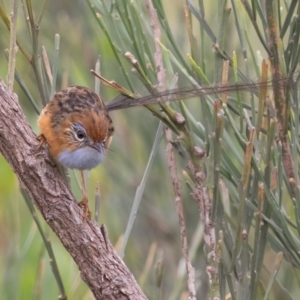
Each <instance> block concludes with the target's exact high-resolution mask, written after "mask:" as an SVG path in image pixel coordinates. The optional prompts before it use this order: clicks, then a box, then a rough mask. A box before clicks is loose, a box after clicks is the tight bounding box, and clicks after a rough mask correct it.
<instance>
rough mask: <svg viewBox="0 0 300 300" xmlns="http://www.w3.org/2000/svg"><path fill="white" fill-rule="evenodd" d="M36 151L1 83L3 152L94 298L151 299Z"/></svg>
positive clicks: (14, 101)
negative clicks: (85, 218) (84, 217)
mask: <svg viewBox="0 0 300 300" xmlns="http://www.w3.org/2000/svg"><path fill="white" fill-rule="evenodd" d="M37 146H38V142H37V140H36V136H35V134H34V133H33V131H32V129H31V127H30V126H29V124H28V122H27V120H26V118H25V116H24V114H23V112H22V110H21V107H20V105H19V103H18V99H17V96H16V95H15V94H14V93H12V92H11V91H9V90H8V88H7V87H6V86H5V84H4V82H3V81H2V80H1V79H0V152H1V153H2V154H3V156H4V157H5V159H6V160H7V161H8V163H9V164H10V165H11V167H12V169H13V171H14V172H15V173H16V175H17V177H18V179H19V182H20V184H21V186H22V187H23V188H24V189H25V190H26V192H27V193H28V195H29V196H30V197H31V199H32V200H33V201H34V203H35V204H36V206H37V207H38V209H39V210H40V212H41V214H42V216H43V218H44V219H45V221H46V222H47V223H48V225H49V226H50V227H51V228H52V230H53V231H54V232H55V234H56V235H57V236H58V238H59V239H60V240H61V242H62V244H63V245H64V247H65V248H66V249H67V251H68V252H69V253H70V255H71V256H72V258H73V259H74V261H75V263H76V264H77V265H78V268H79V270H80V272H81V278H82V279H83V280H84V281H85V282H86V283H87V285H88V286H89V288H90V289H91V291H92V292H93V294H94V296H95V298H96V299H119V300H121V299H124V300H125V299H126V300H128V299H147V298H146V296H145V295H144V294H143V292H142V291H141V289H140V287H139V286H138V284H137V282H136V281H135V279H134V277H133V275H132V274H131V273H130V271H129V270H128V269H127V267H126V266H125V264H124V263H123V261H122V260H121V259H120V257H119V256H118V254H117V253H116V251H115V250H114V248H113V246H112V245H111V243H110V242H109V241H108V238H107V234H106V229H105V227H104V226H102V227H101V228H99V226H98V224H97V223H95V222H93V221H91V220H87V221H86V222H83V221H82V210H81V208H80V207H79V206H78V204H77V201H76V200H75V199H74V196H73V195H72V193H71V191H70V190H69V188H68V187H67V185H66V183H65V182H64V181H63V179H62V178H61V176H60V174H59V172H58V169H57V167H56V164H55V163H54V162H53V160H52V159H51V157H49V155H48V150H47V149H46V148H45V147H44V148H41V149H40V150H38V151H37V152H34V151H35V149H36V148H37Z"/></svg>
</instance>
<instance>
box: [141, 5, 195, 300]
mask: <svg viewBox="0 0 300 300" xmlns="http://www.w3.org/2000/svg"><path fill="white" fill-rule="evenodd" d="M146 5H147V9H148V11H149V14H150V23H151V27H152V30H153V34H154V38H155V40H156V43H155V50H156V51H155V54H154V57H155V65H156V73H157V80H158V90H161V91H162V90H166V71H165V68H164V66H163V55H162V50H161V47H160V45H159V44H158V41H159V39H160V27H159V21H158V18H157V14H156V11H155V10H154V7H153V5H152V2H151V0H147V1H146ZM165 134H166V139H167V143H168V144H167V148H166V157H167V162H168V166H169V171H170V175H171V179H172V184H173V190H174V195H175V205H176V211H177V215H178V222H179V227H180V238H181V248H182V253H183V256H184V259H185V263H186V271H187V285H188V290H189V299H191V300H196V287H195V270H194V268H193V266H192V264H191V260H190V257H189V249H188V241H187V236H186V227H185V220H184V213H183V204H182V193H181V190H182V189H181V182H180V180H179V178H178V173H177V168H176V161H175V152H174V148H173V146H172V143H171V141H172V131H171V129H169V128H166V129H165Z"/></svg>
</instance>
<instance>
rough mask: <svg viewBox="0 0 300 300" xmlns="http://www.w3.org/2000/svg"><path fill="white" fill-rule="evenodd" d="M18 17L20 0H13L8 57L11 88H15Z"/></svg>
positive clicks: (8, 80)
mask: <svg viewBox="0 0 300 300" xmlns="http://www.w3.org/2000/svg"><path fill="white" fill-rule="evenodd" d="M17 18H18V0H12V1H11V13H10V41H9V58H8V72H7V85H8V88H9V89H10V90H12V89H13V85H14V76H15V65H16V53H17V50H18V47H17V45H16V37H17Z"/></svg>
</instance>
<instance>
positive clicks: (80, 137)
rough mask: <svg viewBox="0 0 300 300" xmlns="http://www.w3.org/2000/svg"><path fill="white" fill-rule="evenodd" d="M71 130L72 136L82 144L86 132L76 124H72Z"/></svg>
mask: <svg viewBox="0 0 300 300" xmlns="http://www.w3.org/2000/svg"><path fill="white" fill-rule="evenodd" d="M73 130H74V136H75V138H76V139H77V140H78V141H79V142H82V141H83V140H84V139H85V138H86V132H85V130H84V128H83V127H82V125H81V124H78V123H76V124H74V125H73Z"/></svg>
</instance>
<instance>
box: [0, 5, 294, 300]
mask: <svg viewBox="0 0 300 300" xmlns="http://www.w3.org/2000/svg"><path fill="white" fill-rule="evenodd" d="M87 2H88V1H81V0H73V1H60V0H53V1H49V3H48V6H47V8H46V11H45V15H44V18H43V20H42V23H41V28H40V45H41V46H45V48H46V50H47V53H48V56H49V60H50V62H51V61H52V58H53V53H54V35H55V34H56V33H58V34H59V35H60V50H59V60H58V78H57V85H56V86H57V88H56V90H60V89H61V88H63V87H66V86H68V85H73V84H76V85H83V86H88V87H90V88H94V82H95V80H94V77H93V76H92V75H91V73H90V69H94V68H95V63H96V60H97V58H98V56H99V55H100V57H101V60H100V61H101V74H102V75H103V76H104V77H105V78H107V79H110V80H116V81H117V82H119V83H121V84H123V85H125V86H126V84H127V82H126V80H125V79H124V76H123V74H122V72H121V71H120V66H119V63H118V61H117V60H116V58H115V56H114V54H113V51H112V49H111V47H110V44H109V42H108V39H107V38H106V36H105V35H104V34H103V32H102V30H101V29H100V27H99V25H98V24H97V22H96V20H95V18H94V16H93V14H92V12H91V10H90V8H89V7H88V4H87ZM93 2H97V1H93ZM99 2H100V1H99ZM106 2H107V5H108V6H109V5H110V4H111V3H113V2H112V1H106ZM136 2H137V3H138V9H140V11H143V12H144V13H145V15H147V13H146V9H145V5H144V4H145V3H144V1H136ZM211 2H212V3H211V5H210V4H206V19H207V20H209V24H210V26H211V28H212V30H217V28H218V19H217V14H216V13H215V10H216V7H217V6H218V3H219V2H218V1H211ZM1 3H2V5H3V6H4V7H5V8H6V12H8V11H9V1H6V0H2V1H1ZM163 3H164V7H165V11H166V14H167V17H168V21H169V24H170V26H171V31H172V33H173V35H174V37H175V40H176V42H177V44H178V45H180V50H181V51H182V55H186V53H187V52H189V51H190V49H189V43H188V36H187V32H186V27H185V26H183V24H185V18H184V13H183V5H184V4H185V2H184V1H172V2H170V1H168V0H166V1H163ZM33 6H34V11H35V12H37V14H38V12H40V10H41V7H42V2H41V1H33ZM242 18H243V16H242ZM114 21H115V22H116V24H117V23H118V22H119V20H118V17H117V16H116V17H115V18H114ZM243 22H245V23H247V22H248V20H247V19H246V18H245V20H243ZM245 27H246V28H247V25H245ZM227 28H228V35H227V40H226V41H225V45H226V51H227V53H229V55H230V56H231V55H232V52H233V51H236V54H237V57H238V60H239V61H240V67H241V68H242V69H243V68H245V67H247V75H249V77H250V78H257V77H258V76H259V74H257V72H255V68H257V67H258V66H259V65H260V61H261V58H266V57H267V56H266V53H265V51H264V50H263V49H262V47H260V46H259V45H260V44H259V41H258V38H257V36H255V35H254V34H253V32H254V30H253V27H250V26H249V28H248V30H249V32H248V34H249V36H250V37H251V44H252V47H253V49H255V50H257V53H256V54H255V55H256V57H257V62H255V63H253V61H252V58H251V57H248V59H247V60H244V59H243V50H244V49H243V48H242V47H241V45H240V44H239V42H238V38H237V34H236V32H235V28H234V20H233V18H230V19H229V22H228V25H227ZM197 31H198V32H197ZM196 32H197V33H195V34H199V35H201V34H203V32H201V30H199V28H198V30H197V29H196ZM0 33H1V34H0V78H2V79H4V80H5V78H6V74H7V60H6V58H5V55H4V49H6V48H8V46H9V33H8V30H7V28H6V27H5V25H4V24H3V22H0ZM17 35H18V37H20V40H21V41H22V42H23V43H24V45H25V47H26V48H27V49H28V51H29V52H30V51H31V45H30V43H29V42H28V40H29V38H28V30H27V25H26V22H25V19H24V16H23V10H22V7H21V5H19V19H18V30H17ZM120 38H121V40H122V38H123V41H124V45H122V47H121V45H120V52H122V51H123V49H124V48H125V49H126V50H127V51H130V52H132V53H134V46H133V45H132V42H131V41H130V39H128V37H127V36H126V35H125V34H124V35H122V32H120ZM203 40H204V41H205V43H202V44H201V49H199V55H200V56H201V55H202V56H203V57H205V58H203V59H202V62H203V65H204V66H205V71H206V75H207V77H208V78H209V79H210V81H211V82H213V81H214V80H215V81H218V80H217V78H220V74H216V73H214V64H215V60H214V58H215V53H214V51H213V49H212V42H211V41H210V40H209V39H208V38H207V37H204V39H203ZM117 46H118V45H117ZM152 50H154V47H153V49H152ZM248 53H249V52H248ZM248 55H249V54H248ZM124 66H125V70H126V72H127V73H128V74H129V77H131V78H135V77H134V75H132V74H131V66H130V64H129V63H126V62H125V63H124ZM16 69H17V70H18V72H19V73H20V74H21V76H22V77H23V79H24V80H25V81H26V85H27V87H28V89H29V90H30V92H31V94H32V95H33V97H34V99H35V100H36V102H37V103H38V105H39V108H40V109H41V108H42V104H41V101H40V96H39V92H38V88H37V84H36V79H35V76H34V73H33V71H32V68H31V66H30V65H29V63H28V62H27V61H26V60H25V58H24V56H23V55H22V53H21V52H20V51H19V52H18V53H17V60H16ZM132 82H133V84H134V85H135V84H136V85H135V87H136V86H139V85H140V84H139V83H138V80H137V79H133V81H132ZM14 91H15V92H16V93H17V94H18V96H19V101H20V103H21V105H22V108H23V109H24V112H25V114H26V116H27V117H28V120H29V122H30V124H31V126H32V128H33V130H34V132H35V133H36V134H38V129H37V124H36V119H37V115H36V114H35V113H34V111H33V109H32V107H31V106H30V104H29V103H28V100H27V98H26V96H25V95H24V93H23V92H22V90H21V89H20V87H19V86H18V84H17V83H16V82H15V84H14ZM116 95H117V94H116V93H115V92H114V91H112V90H110V89H108V88H106V87H101V97H102V99H104V101H106V100H109V99H112V98H113V97H115V96H116ZM187 103H188V104H187V105H188V106H189V107H190V108H191V110H192V111H193V114H194V116H195V118H196V120H197V121H199V122H201V121H202V119H201V118H202V116H201V111H200V107H199V105H197V103H195V102H194V103H193V101H191V103H189V102H187ZM111 117H112V119H113V122H114V125H115V135H114V138H113V142H112V145H111V151H109V152H108V155H107V158H106V160H105V162H104V163H103V164H101V165H100V166H98V167H97V168H95V169H94V170H92V171H91V173H90V178H89V182H88V190H89V199H90V208H91V211H92V213H93V212H94V195H95V189H96V187H97V185H98V184H99V186H100V190H101V206H100V221H99V223H100V224H102V223H105V225H106V226H107V228H108V233H109V238H110V240H111V242H112V243H113V244H114V245H115V246H116V249H117V250H118V249H119V248H120V241H121V239H122V235H123V234H124V230H125V228H126V224H127V221H128V217H129V214H130V210H131V206H132V202H133V198H134V196H135V192H136V189H137V187H138V185H139V184H140V181H141V178H142V176H143V174H144V171H145V168H146V164H147V161H148V158H149V155H150V152H151V147H152V144H153V141H154V138H155V132H156V130H157V126H158V119H157V118H155V117H153V116H152V115H151V113H150V112H149V111H147V110H146V109H145V108H135V109H131V110H124V111H116V112H112V113H111ZM165 147H166V143H165V141H164V140H163V141H162V142H161V145H160V147H159V150H158V153H157V155H156V157H155V161H154V164H153V167H152V169H151V173H150V177H149V179H148V181H147V184H146V188H145V192H144V195H143V198H142V202H141V205H140V207H139V211H138V214H137V218H136V221H135V224H134V226H133V231H132V233H131V236H130V239H129V243H128V245H127V248H126V252H125V258H124V261H125V263H126V264H127V266H128V267H129V269H130V270H131V271H132V273H133V274H134V275H135V277H136V278H137V280H138V282H139V283H140V284H141V287H142V289H143V290H144V291H145V293H146V294H147V296H148V297H149V299H186V297H187V294H186V293H185V288H186V285H185V279H183V278H184V270H185V267H184V264H183V261H182V253H181V242H180V235H179V227H178V220H177V214H176V210H175V204H174V195H173V190H172V185H171V179H170V176H169V171H168V166H167V162H166V157H165ZM228 152H229V153H228V154H229V157H232V159H233V161H234V159H235V158H234V153H231V152H230V151H228ZM184 168H185V163H184V162H183V161H182V160H180V158H179V157H178V170H179V173H180V171H181V170H182V169H184ZM237 169H239V170H240V169H241V166H237ZM76 176H78V174H77V175H76ZM71 177H72V190H73V192H74V194H75V195H76V197H77V199H78V200H81V194H80V191H79V188H78V186H77V184H76V180H74V173H73V172H71ZM183 186H184V185H183ZM183 194H184V197H183V198H184V209H185V217H186V223H187V236H188V238H189V241H190V242H191V243H192V241H196V240H197V241H198V242H196V244H195V249H194V251H195V259H194V261H193V266H194V267H195V268H196V285H197V288H198V290H199V293H198V297H199V299H202V298H201V297H202V295H205V282H206V280H205V277H206V275H205V269H204V265H205V264H204V260H205V258H204V256H203V251H202V247H201V246H202V245H203V241H202V240H201V239H200V238H199V236H201V228H200V226H199V224H200V223H199V213H198V209H197V205H196V203H195V201H194V200H193V199H192V197H191V196H190V190H189V189H188V188H186V187H185V186H184V188H183ZM0 206H1V207H0V249H1V250H0V269H1V272H0V281H1V285H0V295H1V299H43V300H47V299H56V298H57V296H58V293H59V292H58V287H57V284H56V281H55V279H54V276H53V274H52V272H51V267H50V264H49V258H48V255H47V253H46V252H45V247H44V244H43V241H42V239H41V237H40V235H39V232H38V230H37V228H36V225H35V223H34V221H33V220H32V217H31V214H30V212H29V210H28V208H27V206H26V203H25V201H24V199H23V197H22V195H21V193H20V191H19V186H18V182H17V179H16V177H15V175H14V174H13V172H12V171H11V169H10V167H9V165H8V164H7V163H6V161H5V160H4V159H3V157H2V156H0ZM286 209H287V211H289V210H291V205H290V204H289V205H287V207H286ZM39 219H40V221H41V222H42V224H43V227H44V230H45V232H46V234H47V235H48V236H49V239H50V241H51V244H52V247H53V250H54V254H55V257H56V259H57V263H58V268H59V271H60V273H61V276H62V279H63V283H64V286H65V290H66V293H67V295H68V299H74V300H75V299H93V296H92V294H91V292H89V290H88V288H87V287H86V286H85V284H84V283H83V282H82V281H81V279H80V274H79V272H78V269H77V267H76V265H75V264H74V263H73V261H72V259H71V258H70V257H69V255H68V253H67V252H66V250H65V249H64V248H63V247H62V245H61V244H60V242H59V240H58V239H57V237H56V236H55V235H54V234H53V233H52V232H51V231H50V230H49V229H48V228H47V225H46V224H45V223H44V222H43V221H42V218H41V217H40V218H39ZM199 228H200V229H199ZM199 232H200V234H199ZM196 233H197V234H198V237H196ZM266 251H267V256H266V257H267V260H266V261H265V262H264V263H265V264H266V265H268V263H269V264H270V265H269V266H270V268H271V266H272V265H273V263H274V257H275V252H273V250H271V249H269V248H268V249H267V250H266ZM147 260H148V261H149V262H150V264H149V266H148V265H147V264H146V262H147ZM161 260H162V261H163V274H164V275H163V283H162V287H158V286H157V281H156V278H157V275H156V272H157V269H158V265H159V262H160V261H161ZM287 270H289V272H290V271H291V270H290V269H288V267H287V266H286V265H284V266H283V267H282V268H281V269H280V273H279V275H278V277H280V278H281V283H282V284H283V285H284V286H285V288H286V289H290V293H291V294H293V295H297V288H299V287H297V284H296V283H295V280H294V279H293V280H290V279H289V277H288V276H287V275H288V273H286V272H287ZM294 271H295V270H294ZM295 272H298V270H296V271H295ZM145 274H146V275H145ZM144 276H146V277H144ZM266 277H267V276H266ZM275 294H276V288H275V291H274V294H272V295H273V298H272V299H283V298H281V297H282V295H281V294H280V292H278V295H277V296H275ZM2 297H3V298H2ZM276 297H277V298H276ZM203 299H204V298H203ZM270 299H271V298H270ZM295 299H296V298H295Z"/></svg>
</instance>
